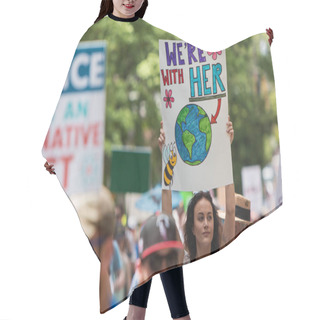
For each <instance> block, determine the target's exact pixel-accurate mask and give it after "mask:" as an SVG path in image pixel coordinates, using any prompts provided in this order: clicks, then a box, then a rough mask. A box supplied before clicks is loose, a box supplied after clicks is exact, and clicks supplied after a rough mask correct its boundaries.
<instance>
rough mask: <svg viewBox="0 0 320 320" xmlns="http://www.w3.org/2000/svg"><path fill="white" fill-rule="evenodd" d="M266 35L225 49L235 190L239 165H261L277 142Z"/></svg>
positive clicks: (237, 187) (268, 160)
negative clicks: (233, 134)
mask: <svg viewBox="0 0 320 320" xmlns="http://www.w3.org/2000/svg"><path fill="white" fill-rule="evenodd" d="M266 37H267V36H266V35H261V36H259V37H251V38H248V39H246V40H244V41H242V42H240V43H238V44H237V45H234V46H232V47H230V48H229V49H227V71H228V101H229V114H230V117H231V121H232V122H233V127H234V131H235V139H234V141H233V144H232V158H233V161H232V162H233V174H234V182H235V187H236V190H237V192H241V168H242V167H244V166H248V165H256V164H259V165H260V166H261V167H263V166H265V165H266V164H267V163H268V162H270V161H271V157H272V155H273V153H274V152H275V149H276V148H277V146H278V138H277V137H278V133H277V131H276V130H277V127H276V126H275V125H276V120H277V118H276V104H275V89H274V79H273V71H272V65H271V57H270V50H269V48H268V43H267V41H266ZM275 137H276V140H275Z"/></svg>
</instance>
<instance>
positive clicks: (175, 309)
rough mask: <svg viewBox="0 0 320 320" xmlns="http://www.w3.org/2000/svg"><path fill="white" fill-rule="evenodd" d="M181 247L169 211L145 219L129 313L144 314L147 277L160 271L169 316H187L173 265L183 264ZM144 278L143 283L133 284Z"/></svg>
mask: <svg viewBox="0 0 320 320" xmlns="http://www.w3.org/2000/svg"><path fill="white" fill-rule="evenodd" d="M164 209H165V208H163V210H164ZM183 250H184V246H183V244H182V242H181V240H180V237H179V232H178V229H177V227H176V224H175V221H174V219H173V217H172V216H171V215H168V214H166V213H158V214H155V215H153V216H151V217H150V218H149V219H148V220H147V221H146V222H145V224H144V225H143V227H142V229H141V232H140V239H139V255H140V261H139V263H138V265H137V267H136V273H135V275H134V277H133V281H132V285H131V290H130V292H131V293H132V294H131V296H130V301H129V311H128V317H130V318H144V314H145V311H146V307H147V302H148V297H149V292H150V287H151V279H150V278H151V277H152V276H153V275H154V274H156V273H158V272H162V273H161V274H160V277H161V281H162V283H163V287H164V290H165V294H166V297H167V301H168V304H169V308H170V313H171V316H172V318H173V319H181V320H184V319H185V320H187V319H190V317H189V311H188V308H187V304H186V299H185V293H184V283H183V275H182V268H181V267H178V268H174V269H172V268H173V267H176V266H179V265H181V264H182V262H183ZM170 268H171V269H170ZM169 269H170V270H169ZM166 270H167V271H166ZM148 279H150V280H148ZM143 282H144V284H143V285H142V286H140V287H136V286H137V285H138V284H139V283H143ZM133 289H134V291H133ZM125 319H127V317H126V318H125Z"/></svg>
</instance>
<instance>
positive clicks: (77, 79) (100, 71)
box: [62, 41, 106, 93]
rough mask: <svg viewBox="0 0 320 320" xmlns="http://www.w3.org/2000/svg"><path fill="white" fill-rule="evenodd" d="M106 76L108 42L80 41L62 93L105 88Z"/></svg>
mask: <svg viewBox="0 0 320 320" xmlns="http://www.w3.org/2000/svg"><path fill="white" fill-rule="evenodd" d="M105 77H106V43H105V42H100V41H99V42H97V41H88V42H80V44H79V45H78V48H77V49H76V52H75V54H74V57H73V60H72V63H71V66H70V69H69V73H68V77H67V80H66V83H65V86H64V88H63V91H62V93H71V92H84V91H93V90H104V88H105Z"/></svg>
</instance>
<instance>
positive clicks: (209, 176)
mask: <svg viewBox="0 0 320 320" xmlns="http://www.w3.org/2000/svg"><path fill="white" fill-rule="evenodd" d="M159 59H160V86H161V100H162V101H161V102H162V105H161V112H162V118H163V127H164V131H165V134H166V144H165V146H164V148H163V152H162V154H163V168H162V171H163V179H162V180H163V181H162V186H163V188H168V187H169V186H171V188H172V189H173V190H180V191H195V190H203V189H212V188H217V187H219V186H223V185H227V184H230V183H232V182H233V176H232V160H231V148H230V139H229V136H228V135H227V133H226V123H227V121H228V88H227V69H226V55H225V51H219V52H205V51H203V50H201V49H199V48H196V47H194V46H192V45H191V44H189V43H186V42H183V41H173V40H171V41H169V40H160V41H159Z"/></svg>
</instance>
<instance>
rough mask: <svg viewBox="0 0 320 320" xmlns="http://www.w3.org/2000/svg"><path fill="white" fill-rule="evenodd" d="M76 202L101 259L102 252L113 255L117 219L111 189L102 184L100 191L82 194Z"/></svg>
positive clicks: (85, 227)
mask: <svg viewBox="0 0 320 320" xmlns="http://www.w3.org/2000/svg"><path fill="white" fill-rule="evenodd" d="M74 203H75V206H76V209H77V212H78V214H79V217H80V220H81V222H82V225H83V226H84V229H85V230H84V231H85V233H86V234H87V236H88V238H89V240H90V244H91V245H92V248H93V249H94V251H95V253H96V255H97V256H98V258H99V259H100V260H101V256H102V253H103V254H105V255H106V254H109V255H110V254H111V255H112V252H113V250H112V241H113V235H114V230H115V222H116V219H115V213H114V210H115V207H114V200H113V197H112V194H111V192H110V191H109V189H108V188H106V187H105V186H102V187H101V189H100V191H99V192H96V193H90V194H86V195H82V196H81V197H79V200H78V199H75V200H74ZM103 248H104V249H103ZM102 250H104V252H102ZM106 251H107V252H106Z"/></svg>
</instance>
